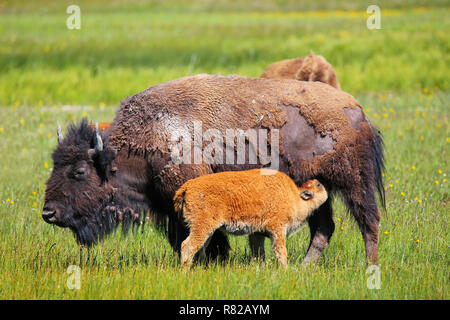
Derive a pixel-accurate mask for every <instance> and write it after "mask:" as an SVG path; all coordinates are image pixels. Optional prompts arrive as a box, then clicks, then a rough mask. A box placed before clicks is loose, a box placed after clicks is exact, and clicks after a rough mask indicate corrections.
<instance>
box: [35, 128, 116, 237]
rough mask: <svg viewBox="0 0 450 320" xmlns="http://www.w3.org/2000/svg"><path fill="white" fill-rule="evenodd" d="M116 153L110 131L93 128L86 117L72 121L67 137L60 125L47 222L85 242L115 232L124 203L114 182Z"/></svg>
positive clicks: (45, 212) (48, 193) (46, 207)
mask: <svg viewBox="0 0 450 320" xmlns="http://www.w3.org/2000/svg"><path fill="white" fill-rule="evenodd" d="M115 156H116V151H115V150H113V149H111V148H108V143H107V134H106V133H100V132H99V131H98V129H94V128H92V126H90V125H89V124H88V122H87V120H86V119H83V120H82V122H81V124H79V125H74V124H72V125H71V126H70V127H69V130H68V134H67V136H66V137H65V138H63V136H62V134H61V130H60V128H59V127H58V146H57V148H56V149H55V151H54V152H53V154H52V158H53V164H54V167H53V172H52V174H51V177H50V179H48V181H47V188H46V191H45V203H44V208H43V211H42V217H43V219H44V220H45V222H47V223H50V224H55V225H57V226H60V227H64V228H70V229H71V230H72V231H73V232H74V233H75V235H76V238H77V241H78V243H80V244H84V245H91V244H94V243H96V242H97V241H98V240H100V239H101V238H102V237H103V236H104V235H106V234H108V233H110V232H112V231H113V230H114V229H115V228H116V226H117V224H118V221H119V218H118V215H117V212H118V208H119V207H120V203H118V200H117V195H116V193H117V189H116V188H115V187H114V186H113V183H112V180H114V174H115V168H114V158H115Z"/></svg>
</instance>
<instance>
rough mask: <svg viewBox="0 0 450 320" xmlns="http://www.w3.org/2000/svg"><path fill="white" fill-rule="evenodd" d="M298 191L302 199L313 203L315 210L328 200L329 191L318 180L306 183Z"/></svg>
mask: <svg viewBox="0 0 450 320" xmlns="http://www.w3.org/2000/svg"><path fill="white" fill-rule="evenodd" d="M298 189H299V191H300V197H301V198H302V199H303V200H305V201H307V202H311V205H312V207H313V208H314V209H316V208H318V207H320V206H321V205H322V204H323V203H324V202H325V201H326V200H327V198H328V193H327V190H326V189H325V187H324V186H323V184H321V183H320V182H319V181H318V180H316V179H313V180H308V181H306V182H305V183H304V184H302V185H301V186H300V187H299V188H298Z"/></svg>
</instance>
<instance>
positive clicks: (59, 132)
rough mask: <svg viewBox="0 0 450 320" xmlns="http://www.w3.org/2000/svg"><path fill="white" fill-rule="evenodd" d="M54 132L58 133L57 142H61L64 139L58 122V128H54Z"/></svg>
mask: <svg viewBox="0 0 450 320" xmlns="http://www.w3.org/2000/svg"><path fill="white" fill-rule="evenodd" d="M56 132H57V133H58V143H61V142H62V141H63V139H64V137H63V135H62V132H61V126H60V125H59V124H58V128H57V129H56Z"/></svg>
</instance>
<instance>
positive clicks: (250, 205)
mask: <svg viewBox="0 0 450 320" xmlns="http://www.w3.org/2000/svg"><path fill="white" fill-rule="evenodd" d="M264 171H266V172H264ZM173 200H174V206H175V211H176V212H177V213H178V214H179V216H180V218H181V219H183V220H184V221H185V222H186V224H187V225H188V227H189V230H190V231H189V236H188V237H187V239H186V240H184V241H183V243H182V244H181V263H182V264H184V265H185V266H186V267H188V266H190V264H191V263H192V260H193V257H194V254H196V253H197V252H198V251H199V250H200V249H201V248H202V247H203V245H204V244H205V242H207V240H208V238H209V237H210V236H211V235H212V234H213V232H214V231H215V230H217V229H219V228H220V229H221V230H222V231H223V232H226V233H232V234H236V235H243V234H254V233H258V234H259V235H261V236H268V237H270V239H271V241H272V248H273V250H274V252H275V255H276V257H277V260H278V263H279V264H280V265H281V266H283V267H287V254H286V238H287V237H288V236H290V235H291V234H293V233H295V232H296V231H298V230H299V228H300V226H301V224H302V222H303V221H305V219H306V218H307V217H308V216H309V215H310V214H311V213H312V212H313V211H314V210H316V209H317V208H319V207H320V206H321V205H322V204H323V203H324V202H325V200H327V191H326V190H325V188H324V187H323V185H322V184H320V182H318V181H317V180H308V181H306V182H305V183H304V184H303V185H302V186H301V187H297V186H296V185H295V183H294V181H292V179H290V178H289V177H288V176H287V175H286V174H284V173H282V172H279V171H275V170H271V169H253V170H248V171H239V172H229V171H228V172H220V173H215V174H207V175H204V176H201V177H198V178H195V179H192V180H189V181H188V182H186V183H185V184H183V185H182V186H181V188H180V189H179V190H178V191H177V192H176V193H175V197H174V199H173Z"/></svg>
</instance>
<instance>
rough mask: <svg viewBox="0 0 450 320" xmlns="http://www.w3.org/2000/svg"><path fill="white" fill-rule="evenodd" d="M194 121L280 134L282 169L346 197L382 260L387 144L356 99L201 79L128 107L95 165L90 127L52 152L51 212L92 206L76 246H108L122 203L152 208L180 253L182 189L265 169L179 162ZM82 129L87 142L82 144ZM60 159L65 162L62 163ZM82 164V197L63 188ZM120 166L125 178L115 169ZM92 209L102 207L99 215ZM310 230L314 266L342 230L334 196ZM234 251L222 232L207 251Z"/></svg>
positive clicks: (309, 87)
mask: <svg viewBox="0 0 450 320" xmlns="http://www.w3.org/2000/svg"><path fill="white" fill-rule="evenodd" d="M194 121H202V123H203V130H208V129H211V128H214V129H217V130H219V131H220V132H222V133H224V132H225V131H226V129H227V128H231V129H242V130H244V131H245V130H247V129H249V128H252V129H258V128H264V129H269V130H270V129H279V130H280V168H279V170H280V171H282V172H284V173H286V174H288V175H289V176H290V177H291V178H292V179H293V180H294V181H295V182H296V184H297V185H301V184H302V183H304V182H305V181H306V180H309V179H312V178H316V179H319V180H320V181H322V182H323V183H324V185H325V186H326V188H327V191H328V193H329V194H330V195H333V193H338V194H340V195H342V196H343V198H344V200H345V203H346V205H347V208H348V209H349V211H350V212H351V213H352V215H353V216H354V218H355V220H356V221H357V223H358V225H359V227H360V230H361V233H362V235H363V238H364V240H365V244H366V256H367V260H368V262H371V263H376V262H377V245H378V228H379V226H378V224H379V219H380V215H379V211H378V208H377V202H376V195H375V193H376V191H378V193H379V194H380V198H381V200H382V202H383V204H384V194H383V192H384V188H383V184H382V178H381V172H382V170H383V152H382V140H381V136H380V134H379V132H378V131H377V130H375V129H374V128H373V127H372V125H371V124H370V122H369V120H368V119H367V118H366V116H365V115H364V113H363V111H362V107H361V106H360V105H359V103H358V102H357V101H356V100H355V99H354V98H353V97H352V96H351V95H349V94H347V93H345V92H342V91H340V90H337V89H335V88H333V87H331V86H329V85H326V84H323V83H319V82H304V81H297V80H287V79H283V80H279V79H251V78H243V77H237V76H230V77H222V76H208V75H197V76H192V77H185V78H181V79H176V80H173V81H170V82H167V83H163V84H159V85H156V86H154V87H151V88H148V89H147V90H144V91H142V92H140V93H138V94H136V95H134V96H133V97H130V98H128V99H127V100H126V101H124V102H123V103H122V106H121V107H120V109H119V110H118V111H117V114H116V118H115V120H114V122H113V123H112V124H111V126H110V127H109V128H108V130H107V131H106V132H105V133H103V135H102V137H104V138H105V142H104V149H105V150H104V151H102V152H100V153H99V154H98V155H97V157H96V158H94V159H89V157H88V150H89V149H90V148H93V147H94V145H95V138H94V136H95V134H94V131H93V130H92V128H89V127H88V125H87V124H83V123H82V125H81V128H79V130H78V132H79V134H78V137H80V136H83V137H82V138H76V139H73V138H72V136H77V134H71V132H72V131H77V130H75V129H71V130H69V131H70V132H69V135H68V137H67V138H66V139H64V141H63V142H62V143H61V144H60V145H58V148H57V150H56V151H55V153H54V162H55V166H54V171H53V173H52V177H51V178H50V179H49V181H48V183H47V191H46V205H48V206H49V207H51V205H52V203H53V202H55V201H56V202H58V201H59V203H62V205H59V206H63V207H65V208H67V207H68V204H69V203H67V201H69V200H70V199H69V200H67V199H66V197H65V196H64V193H65V194H69V195H70V194H77V195H78V197H79V198H80V199H83V201H87V202H88V203H89V204H90V205H89V206H87V205H86V204H84V205H80V208H77V209H74V210H75V211H76V212H77V213H78V214H79V213H80V212H81V213H83V214H81V216H83V217H84V219H78V220H76V221H75V222H73V225H72V227H73V230H74V231H75V232H76V234H77V239H78V241H79V242H81V243H86V244H88V243H94V242H95V241H96V240H98V239H101V238H102V237H103V236H104V235H105V234H107V233H110V232H112V231H113V229H114V228H115V227H116V226H117V218H116V215H114V214H111V213H108V212H105V211H104V209H105V208H107V206H108V205H111V203H109V202H111V201H112V202H114V201H116V202H117V203H116V204H115V205H113V206H117V207H118V208H119V209H120V210H122V211H123V210H125V209H126V208H131V209H132V210H134V211H135V212H137V211H139V209H141V210H147V209H151V210H152V212H153V213H154V214H155V221H156V224H157V226H158V227H159V228H160V229H162V230H163V231H164V232H166V233H167V236H168V239H169V242H170V244H171V246H172V248H173V249H174V250H176V251H177V252H178V253H179V251H180V246H181V243H182V241H183V240H184V239H185V238H186V237H187V235H188V229H187V227H186V226H185V225H184V223H183V221H181V220H180V219H179V218H178V217H177V215H176V214H175V212H174V210H173V202H172V198H173V196H174V194H175V191H176V190H177V189H178V188H179V187H180V186H181V185H182V184H183V183H185V182H186V181H187V180H189V179H192V178H195V177H198V176H200V175H204V174H209V173H213V172H221V171H229V170H248V169H251V168H259V167H262V164H261V163H258V164H256V165H251V164H248V163H246V164H236V165H224V164H214V165H209V164H206V163H202V164H198V165H186V164H174V163H173V162H172V161H171V152H170V144H171V137H172V134H173V133H174V132H186V131H188V132H192V128H193V127H192V124H193V122H194ZM84 131H86V132H88V133H89V134H87V136H84V135H85V133H84ZM203 147H204V146H203ZM246 147H248V145H247V146H246ZM268 148H269V149H270V145H269V146H268ZM112 150H117V151H118V153H117V156H116V157H109V156H110V155H112V154H114V155H115V153H114V152H113V151H112ZM247 154H248V153H247ZM108 155H109V156H108ZM58 157H60V158H67V159H65V160H64V161H58V160H59V159H58ZM108 157H109V158H108ZM247 160H248V159H247ZM79 161H85V162H86V163H88V165H89V166H90V167H89V168H92V172H93V174H91V175H90V176H89V179H87V180H86V181H85V182H84V183H83V184H80V185H79V187H78V188H77V189H73V187H72V184H73V183H72V182H70V183H69V182H67V183H65V184H64V182H62V183H63V185H62V186H59V187H58V183H59V182H58V181H60V180H64V179H66V177H65V176H64V175H62V173H61V172H62V171H64V170H66V171H68V170H69V171H70V170H72V169H71V168H72V167H73V166H74V163H78V162H79ZM59 162H61V163H59ZM62 167H64V168H66V167H67V168H68V169H64V170H63V168H62ZM114 167H117V168H118V170H117V172H114V170H112V169H113V168H114ZM60 171H61V172H60ZM68 180H70V179H68ZM114 190H116V191H114ZM58 193H62V195H58ZM86 194H88V195H89V197H90V198H89V199H86V197H85V195H86ZM119 197H120V198H119ZM70 201H72V202H74V203H75V204H77V201H82V200H78V198H76V197H75V199H72V200H70ZM70 201H69V202H70ZM98 203H103V205H102V206H103V207H98ZM54 206H56V207H57V206H58V205H54ZM75 207H76V206H75ZM94 207H97V208H98V209H96V210H94V212H91V211H92V210H93V209H92V208H94ZM55 210H56V209H55ZM88 212H90V213H89V214H88ZM103 213H104V214H105V216H103ZM308 222H309V225H310V230H311V242H310V246H309V249H308V252H307V255H306V257H305V261H315V260H317V258H318V257H319V256H320V253H321V252H322V250H323V249H324V248H325V247H326V246H327V245H328V243H329V240H330V238H331V235H332V233H333V231H334V223H333V220H332V208H331V197H329V199H328V200H327V201H326V202H325V204H324V205H322V206H321V207H320V208H319V209H318V210H317V211H316V212H315V213H314V214H313V215H312V216H310V218H309V221H308ZM252 239H253V240H255V241H256V242H258V243H253V244H252V248H261V239H262V240H264V238H262V237H253V238H252ZM258 250H259V249H258ZM258 250H256V251H258ZM228 251H229V244H228V240H227V237H226V236H225V235H224V234H223V233H222V232H221V231H216V232H215V233H214V234H213V236H212V237H211V241H210V243H209V245H208V247H207V248H206V253H207V254H208V255H209V256H210V257H211V258H216V257H218V256H219V257H222V258H223V257H226V255H227V254H228ZM262 254H263V252H262Z"/></svg>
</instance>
